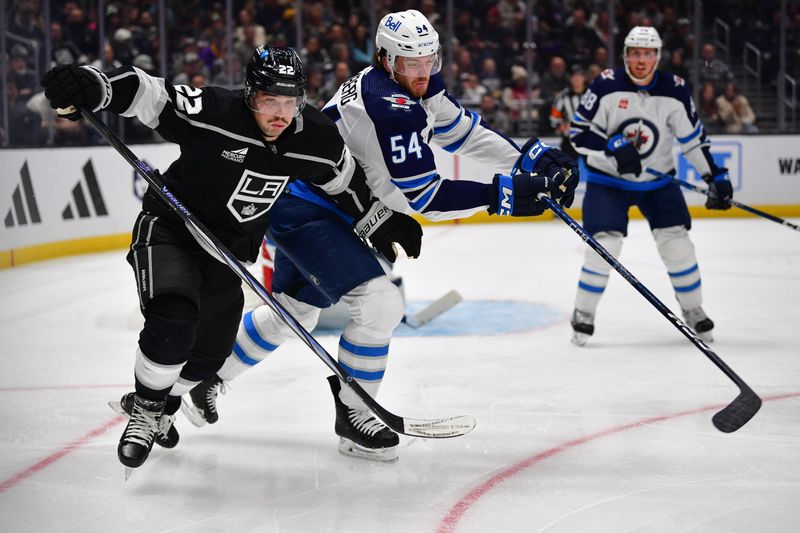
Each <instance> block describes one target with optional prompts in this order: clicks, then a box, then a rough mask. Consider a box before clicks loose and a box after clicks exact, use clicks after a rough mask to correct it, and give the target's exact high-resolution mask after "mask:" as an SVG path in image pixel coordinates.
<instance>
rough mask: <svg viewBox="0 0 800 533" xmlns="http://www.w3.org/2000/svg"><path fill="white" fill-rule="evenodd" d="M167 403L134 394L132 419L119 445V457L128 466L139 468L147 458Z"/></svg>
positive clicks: (129, 420)
mask: <svg viewBox="0 0 800 533" xmlns="http://www.w3.org/2000/svg"><path fill="white" fill-rule="evenodd" d="M165 403H166V402H163V401H161V402H159V401H154V400H146V399H144V398H142V397H141V396H139V395H138V394H134V395H133V406H132V409H131V414H130V419H128V425H127V426H125V431H124V432H123V433H122V437H120V439H119V446H117V457H119V461H120V462H121V463H122V464H124V465H125V466H127V467H128V468H137V467H139V466H141V465H142V464H143V463H144V462H145V461H146V460H147V456H148V455H149V454H150V449H151V448H152V447H153V441H154V440H155V438H156V433H158V427H159V421H160V419H161V413H162V412H163V411H164V404H165Z"/></svg>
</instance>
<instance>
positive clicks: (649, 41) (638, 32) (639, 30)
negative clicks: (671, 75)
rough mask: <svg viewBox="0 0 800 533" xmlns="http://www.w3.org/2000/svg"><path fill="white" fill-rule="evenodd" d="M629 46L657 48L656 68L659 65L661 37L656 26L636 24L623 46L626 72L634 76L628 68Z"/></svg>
mask: <svg viewBox="0 0 800 533" xmlns="http://www.w3.org/2000/svg"><path fill="white" fill-rule="evenodd" d="M628 48H655V49H656V65H655V66H656V68H657V67H658V63H659V61H661V37H659V35H658V32H657V31H656V29H655V28H651V27H650V26H634V27H633V29H631V31H629V32H628V35H627V36H626V37H625V41H624V43H623V47H622V59H623V62H624V63H625V72H627V73H628V76H630V77H631V78H634V76H633V74H631V71H630V69H629V68H628Z"/></svg>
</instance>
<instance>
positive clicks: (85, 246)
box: [0, 233, 131, 270]
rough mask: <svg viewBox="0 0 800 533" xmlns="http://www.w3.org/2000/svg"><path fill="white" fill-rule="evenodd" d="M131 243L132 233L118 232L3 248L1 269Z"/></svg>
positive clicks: (118, 247) (0, 259)
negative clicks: (10, 248) (8, 248)
mask: <svg viewBox="0 0 800 533" xmlns="http://www.w3.org/2000/svg"><path fill="white" fill-rule="evenodd" d="M130 245H131V234H130V233H118V234H116V235H101V236H99V237H85V238H83V239H71V240H67V241H57V242H48V243H45V244H37V245H34V246H25V247H22V248H16V249H12V250H3V251H0V270H3V269H6V268H13V267H17V266H20V265H26V264H28V263H35V262H37V261H44V260H46V259H55V258H57V257H65V256H69V255H79V254H91V253H96V252H106V251H108V250H117V249H120V248H127V247H129V246H130Z"/></svg>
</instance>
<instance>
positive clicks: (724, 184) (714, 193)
mask: <svg viewBox="0 0 800 533" xmlns="http://www.w3.org/2000/svg"><path fill="white" fill-rule="evenodd" d="M703 181H705V182H706V183H708V199H707V200H706V209H720V210H725V209H730V208H731V200H732V199H733V186H732V185H731V181H730V180H729V179H728V169H727V168H719V167H717V168H715V169H712V173H711V174H706V175H705V176H703Z"/></svg>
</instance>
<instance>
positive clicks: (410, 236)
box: [355, 202, 422, 263]
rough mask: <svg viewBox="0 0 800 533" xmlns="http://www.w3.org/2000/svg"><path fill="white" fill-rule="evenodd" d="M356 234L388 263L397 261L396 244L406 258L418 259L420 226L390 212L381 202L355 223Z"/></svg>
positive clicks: (402, 214)
mask: <svg viewBox="0 0 800 533" xmlns="http://www.w3.org/2000/svg"><path fill="white" fill-rule="evenodd" d="M355 228H356V233H357V234H358V236H359V237H361V238H362V239H369V242H371V243H372V246H373V247H374V248H375V250H376V251H378V253H381V254H383V255H384V256H385V257H386V259H388V260H389V262H391V263H394V262H395V260H397V249H396V248H395V246H394V243H398V244H399V245H400V246H402V247H403V250H405V252H406V255H407V256H408V257H412V258H413V257H419V252H420V248H421V247H422V226H420V225H419V222H417V221H416V220H414V219H413V218H411V217H410V216H408V215H406V214H404V213H398V212H397V211H392V210H391V209H389V208H388V207H386V206H385V205H383V204H382V203H381V202H375V203H374V204H372V207H370V208H369V211H367V213H366V214H365V215H364V216H363V217H362V218H361V220H359V221H358V222H356V225H355Z"/></svg>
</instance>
